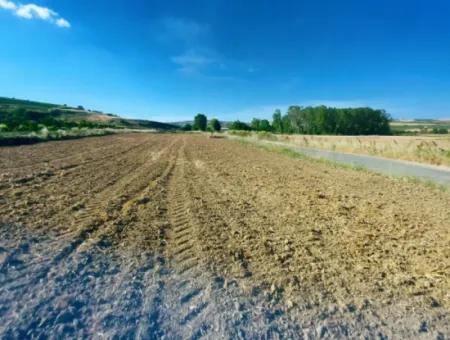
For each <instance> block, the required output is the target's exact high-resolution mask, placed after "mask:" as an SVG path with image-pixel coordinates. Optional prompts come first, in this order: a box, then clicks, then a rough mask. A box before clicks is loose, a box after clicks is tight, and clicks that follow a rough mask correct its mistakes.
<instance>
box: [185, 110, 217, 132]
mask: <svg viewBox="0 0 450 340" xmlns="http://www.w3.org/2000/svg"><path fill="white" fill-rule="evenodd" d="M182 130H183V131H211V132H220V131H221V130H222V124H220V121H219V120H218V119H216V118H213V119H211V120H210V121H209V122H208V118H207V117H206V115H204V114H202V113H199V114H197V115H196V116H195V117H194V124H193V125H191V124H185V125H184V126H183V127H182Z"/></svg>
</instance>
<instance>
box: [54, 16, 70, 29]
mask: <svg viewBox="0 0 450 340" xmlns="http://www.w3.org/2000/svg"><path fill="white" fill-rule="evenodd" d="M56 26H59V27H65V28H69V27H70V22H68V21H67V20H66V19H64V18H59V19H58V20H56Z"/></svg>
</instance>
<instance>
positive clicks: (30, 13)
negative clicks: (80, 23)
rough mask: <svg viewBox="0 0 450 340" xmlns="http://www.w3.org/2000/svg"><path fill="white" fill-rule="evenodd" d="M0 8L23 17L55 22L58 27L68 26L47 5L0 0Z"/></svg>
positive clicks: (64, 20) (67, 23) (65, 21)
mask: <svg viewBox="0 0 450 340" xmlns="http://www.w3.org/2000/svg"><path fill="white" fill-rule="evenodd" d="M0 8H1V9H5V10H8V11H10V12H12V13H14V14H15V15H16V16H18V17H20V18H23V19H28V20H32V19H38V20H44V21H47V22H50V23H52V24H55V25H56V26H58V27H62V28H69V27H70V23H69V22H68V21H67V20H66V19H64V18H62V17H61V16H60V15H59V14H58V13H56V12H55V11H53V10H51V9H50V8H47V7H42V6H38V5H36V4H20V3H16V2H13V1H10V0H0Z"/></svg>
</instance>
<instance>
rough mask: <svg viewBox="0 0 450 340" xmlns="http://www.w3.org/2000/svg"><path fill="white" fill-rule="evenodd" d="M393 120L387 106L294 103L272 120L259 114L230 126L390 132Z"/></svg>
mask: <svg viewBox="0 0 450 340" xmlns="http://www.w3.org/2000/svg"><path fill="white" fill-rule="evenodd" d="M389 122H390V116H389V115H388V114H387V113H386V112H385V111H384V110H375V109H372V108H369V107H362V108H347V109H338V108H331V107H326V106H318V107H301V106H291V107H289V109H288V111H287V112H286V114H285V115H283V114H282V113H281V111H280V110H276V111H275V112H274V114H273V119H272V123H270V122H269V121H268V120H265V119H256V118H255V119H253V120H252V122H251V124H250V125H248V124H246V123H242V122H240V121H235V122H233V123H232V124H231V126H230V129H232V130H245V131H249V130H253V131H267V132H275V133H294V134H295V133H297V134H316V135H320V134H329V135H387V134H390V133H391V130H390V126H389Z"/></svg>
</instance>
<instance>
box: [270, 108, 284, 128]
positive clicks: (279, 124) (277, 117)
mask: <svg viewBox="0 0 450 340" xmlns="http://www.w3.org/2000/svg"><path fill="white" fill-rule="evenodd" d="M272 127H273V131H274V132H275V133H283V121H282V115H281V111H280V110H278V109H276V110H275V112H274V113H273V117H272Z"/></svg>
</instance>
